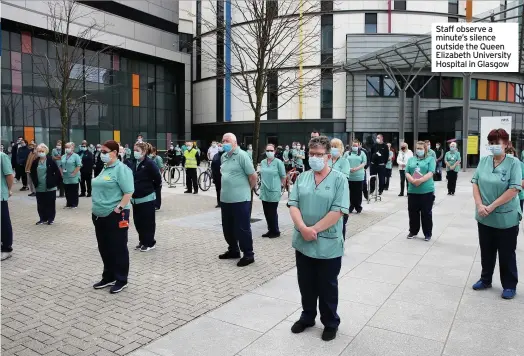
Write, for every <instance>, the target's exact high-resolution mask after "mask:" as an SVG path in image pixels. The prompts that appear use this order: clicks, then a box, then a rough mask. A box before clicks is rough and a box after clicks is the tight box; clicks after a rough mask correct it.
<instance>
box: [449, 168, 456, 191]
mask: <svg viewBox="0 0 524 356" xmlns="http://www.w3.org/2000/svg"><path fill="white" fill-rule="evenodd" d="M457 178H458V172H455V171H448V193H450V194H455V189H456V188H457Z"/></svg>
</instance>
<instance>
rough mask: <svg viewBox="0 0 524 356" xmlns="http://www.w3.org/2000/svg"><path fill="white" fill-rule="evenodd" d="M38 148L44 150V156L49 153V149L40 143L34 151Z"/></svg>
mask: <svg viewBox="0 0 524 356" xmlns="http://www.w3.org/2000/svg"><path fill="white" fill-rule="evenodd" d="M39 148H43V149H44V152H45V154H46V155H47V154H48V153H49V147H47V146H46V145H45V143H41V144H39V145H38V146H36V149H37V150H38V149H39Z"/></svg>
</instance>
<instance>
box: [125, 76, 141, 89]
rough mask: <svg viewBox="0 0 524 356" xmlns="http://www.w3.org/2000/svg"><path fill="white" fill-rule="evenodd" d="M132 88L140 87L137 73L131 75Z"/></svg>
mask: <svg viewBox="0 0 524 356" xmlns="http://www.w3.org/2000/svg"><path fill="white" fill-rule="evenodd" d="M128 78H129V77H128ZM132 88H133V89H138V88H140V77H139V76H138V74H133V77H132Z"/></svg>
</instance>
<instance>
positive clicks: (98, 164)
mask: <svg viewBox="0 0 524 356" xmlns="http://www.w3.org/2000/svg"><path fill="white" fill-rule="evenodd" d="M93 161H94V164H95V166H94V167H95V173H97V172H98V173H100V172H102V169H104V162H102V159H100V151H95V154H94V158H93ZM130 168H131V167H130Z"/></svg>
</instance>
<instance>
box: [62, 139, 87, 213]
mask: <svg viewBox="0 0 524 356" xmlns="http://www.w3.org/2000/svg"><path fill="white" fill-rule="evenodd" d="M81 168H82V161H81V159H80V156H79V155H77V154H76V153H75V144H74V143H73V142H68V143H66V145H65V154H64V155H63V156H62V165H61V167H60V171H61V172H62V178H63V181H64V190H65V194H66V206H65V208H72V209H76V208H77V207H78V185H79V184H80V169H81Z"/></svg>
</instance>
